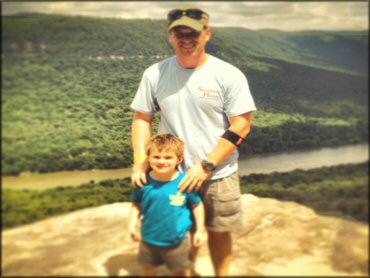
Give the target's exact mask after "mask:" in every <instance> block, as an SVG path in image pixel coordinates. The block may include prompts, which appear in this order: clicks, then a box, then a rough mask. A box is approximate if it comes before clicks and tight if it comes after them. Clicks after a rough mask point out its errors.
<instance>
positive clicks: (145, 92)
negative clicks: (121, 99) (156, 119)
mask: <svg viewBox="0 0 370 278" xmlns="http://www.w3.org/2000/svg"><path fill="white" fill-rule="evenodd" d="M150 70H151V71H152V69H150ZM151 71H148V70H146V71H145V72H144V74H143V77H142V79H141V81H140V85H139V88H138V89H137V91H136V95H135V97H134V100H133V101H132V103H131V105H130V107H131V109H133V110H135V111H139V112H142V113H145V114H150V115H153V114H154V113H155V112H156V111H157V110H158V107H157V105H156V101H155V98H154V85H153V82H151V80H150V78H149V76H148V75H149V73H150V72H151Z"/></svg>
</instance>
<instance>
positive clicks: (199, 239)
mask: <svg viewBox="0 0 370 278" xmlns="http://www.w3.org/2000/svg"><path fill="white" fill-rule="evenodd" d="M203 241H204V235H203V233H202V232H200V231H196V232H195V233H194V236H193V245H194V247H199V246H201V245H202V244H203Z"/></svg>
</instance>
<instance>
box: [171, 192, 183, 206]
mask: <svg viewBox="0 0 370 278" xmlns="http://www.w3.org/2000/svg"><path fill="white" fill-rule="evenodd" d="M170 200H171V205H172V206H183V205H184V203H185V196H184V195H182V194H181V193H180V192H178V193H177V194H176V195H170Z"/></svg>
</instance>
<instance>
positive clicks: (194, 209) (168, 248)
mask: <svg viewBox="0 0 370 278" xmlns="http://www.w3.org/2000/svg"><path fill="white" fill-rule="evenodd" d="M184 147H185V144H184V142H183V141H182V140H181V139H180V138H178V137H176V136H174V135H171V134H159V135H156V136H154V137H152V138H151V140H150V142H149V144H148V146H147V156H148V161H149V165H150V167H151V170H150V172H149V174H148V181H149V184H148V185H145V186H144V187H142V188H135V189H134V191H133V193H132V196H131V199H132V202H133V203H132V206H131V212H130V218H129V231H130V236H131V238H132V239H133V240H134V241H140V248H139V261H140V263H142V264H143V266H144V275H145V276H154V275H155V267H157V266H159V265H161V264H165V265H166V266H167V267H168V268H169V269H170V270H171V272H172V275H174V276H189V275H190V270H191V269H192V268H193V258H192V252H191V247H192V246H191V245H192V244H193V245H194V247H199V246H200V245H201V243H202V241H203V238H202V236H203V232H204V208H203V204H202V202H201V198H200V196H199V195H198V193H196V192H191V193H183V194H181V193H180V192H179V188H178V185H179V183H180V181H181V180H182V179H183V178H184V177H185V173H182V172H179V171H178V170H177V165H178V164H180V163H181V162H182V161H183V159H184V157H183V153H184ZM140 216H142V222H141V235H140V234H139V233H137V231H136V226H137V223H138V220H139V218H140ZM193 218H194V220H195V231H194V236H193V242H192V243H191V236H190V232H189V230H190V229H191V228H192V227H193Z"/></svg>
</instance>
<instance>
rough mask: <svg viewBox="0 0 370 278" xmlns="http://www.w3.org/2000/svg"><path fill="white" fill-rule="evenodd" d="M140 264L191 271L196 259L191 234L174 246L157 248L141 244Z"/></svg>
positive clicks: (144, 243) (187, 234)
mask: <svg viewBox="0 0 370 278" xmlns="http://www.w3.org/2000/svg"><path fill="white" fill-rule="evenodd" d="M139 262H140V263H141V264H142V265H144V266H153V267H157V266H160V265H162V264H164V265H166V266H167V267H168V268H169V269H170V270H172V271H185V270H187V269H191V268H192V267H193V264H194V258H193V255H192V252H191V239H190V233H189V232H187V233H186V235H185V237H184V239H183V240H182V241H181V243H180V244H178V245H174V246H155V245H152V244H149V243H146V242H144V241H141V242H140V247H139Z"/></svg>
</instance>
